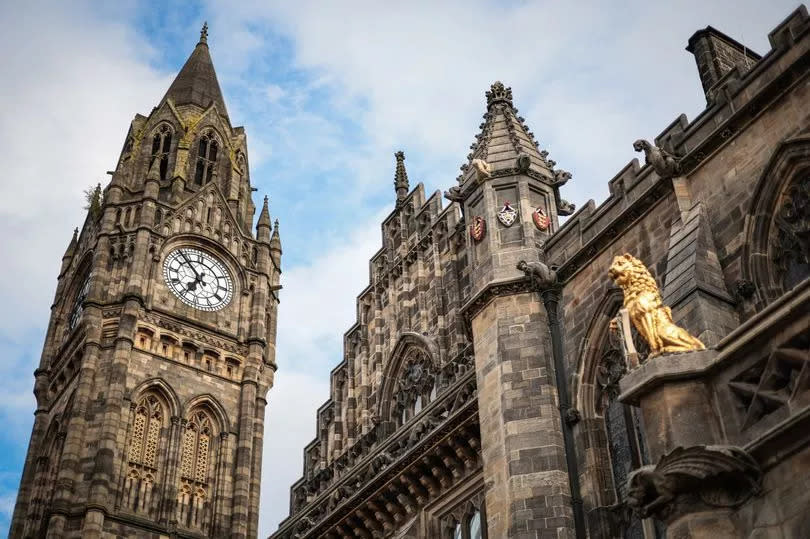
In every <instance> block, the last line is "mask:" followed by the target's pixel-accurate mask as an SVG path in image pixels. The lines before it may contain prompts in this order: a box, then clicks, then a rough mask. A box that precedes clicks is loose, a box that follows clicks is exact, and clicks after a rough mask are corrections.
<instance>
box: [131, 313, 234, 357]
mask: <svg viewBox="0 0 810 539" xmlns="http://www.w3.org/2000/svg"><path fill="white" fill-rule="evenodd" d="M139 318H140V319H141V320H143V321H144V322H148V323H150V324H153V325H155V326H157V327H159V328H163V329H166V330H168V331H171V332H173V333H177V334H178V335H183V336H185V337H189V338H190V339H193V340H194V341H195V342H196V343H197V344H206V345H209V346H213V347H216V348H219V349H221V350H225V351H227V352H231V353H233V354H238V355H241V356H247V355H248V352H249V350H248V346H247V345H244V344H241V343H237V342H234V341H228V340H225V339H222V338H220V337H217V336H215V335H214V334H213V333H211V332H208V331H204V330H202V329H197V328H195V327H189V326H188V325H187V324H185V323H182V322H181V321H179V320H176V319H174V318H172V317H170V316H166V315H162V314H158V313H156V312H154V311H141V312H140V313H139Z"/></svg>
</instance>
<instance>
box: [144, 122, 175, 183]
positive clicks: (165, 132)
mask: <svg viewBox="0 0 810 539" xmlns="http://www.w3.org/2000/svg"><path fill="white" fill-rule="evenodd" d="M171 146H172V130H171V128H170V127H169V126H168V125H166V124H162V125H161V126H160V127H158V128H157V130H156V131H155V135H154V136H153V137H152V158H151V159H150V160H149V163H153V162H154V160H155V159H160V179H161V180H165V179H166V175H167V174H168V172H169V149H170V148H171ZM150 166H151V165H150Z"/></svg>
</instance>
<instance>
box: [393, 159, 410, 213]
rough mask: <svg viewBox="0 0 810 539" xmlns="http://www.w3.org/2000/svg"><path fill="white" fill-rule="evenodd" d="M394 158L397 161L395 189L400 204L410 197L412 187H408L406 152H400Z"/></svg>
mask: <svg viewBox="0 0 810 539" xmlns="http://www.w3.org/2000/svg"><path fill="white" fill-rule="evenodd" d="M394 157H396V159H397V170H396V173H395V174H394V189H395V190H396V193H397V202H399V201H401V200H403V199H404V198H405V197H406V196H408V191H410V186H409V185H408V171H406V170H405V152H403V151H402V150H400V151H398V152H396V153H395V154H394Z"/></svg>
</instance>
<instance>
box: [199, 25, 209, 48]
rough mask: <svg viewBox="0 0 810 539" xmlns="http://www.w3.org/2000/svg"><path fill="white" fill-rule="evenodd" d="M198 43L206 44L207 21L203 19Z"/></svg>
mask: <svg viewBox="0 0 810 539" xmlns="http://www.w3.org/2000/svg"><path fill="white" fill-rule="evenodd" d="M200 43H205V44H208V21H205V22H204V23H203V25H202V28H201V29H200Z"/></svg>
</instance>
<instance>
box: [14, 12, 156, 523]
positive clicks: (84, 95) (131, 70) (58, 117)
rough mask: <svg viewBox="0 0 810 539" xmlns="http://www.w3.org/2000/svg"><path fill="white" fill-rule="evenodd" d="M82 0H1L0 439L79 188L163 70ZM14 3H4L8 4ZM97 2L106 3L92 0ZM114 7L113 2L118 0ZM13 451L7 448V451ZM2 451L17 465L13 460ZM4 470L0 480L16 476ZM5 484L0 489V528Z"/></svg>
mask: <svg viewBox="0 0 810 539" xmlns="http://www.w3.org/2000/svg"><path fill="white" fill-rule="evenodd" d="M87 7H88V6H87V5H85V4H84V3H81V2H75V3H71V4H70V5H68V4H62V3H51V4H49V5H47V6H43V5H41V4H39V3H37V2H26V3H14V4H12V3H2V4H0V21H2V31H0V49H2V50H4V51H6V53H5V54H3V55H2V56H0V73H2V77H0V95H2V96H3V99H2V102H0V117H2V122H0V162H2V163H3V173H2V174H0V191H2V193H3V196H2V197H0V234H1V235H2V238H3V239H2V242H0V258H2V260H3V264H2V266H0V296H2V297H3V302H4V308H3V310H2V312H0V356H2V357H3V358H4V360H3V362H2V365H0V377H2V379H3V392H2V397H0V420H2V423H3V424H4V425H6V427H7V428H6V429H4V431H3V443H4V446H5V447H8V445H9V444H14V443H19V445H20V447H21V448H23V447H25V445H26V444H27V442H28V435H29V433H30V425H31V421H32V420H33V415H32V411H33V410H34V406H35V403H34V398H33V394H32V388H33V382H34V380H33V371H34V369H35V368H36V366H37V364H38V363H39V352H40V350H41V348H42V338H43V333H44V326H45V325H46V324H47V321H48V316H49V314H50V312H49V305H50V304H51V301H52V300H53V292H54V289H55V284H56V275H57V272H58V270H59V264H60V259H61V255H62V253H63V252H64V250H65V248H66V247H67V243H68V241H69V240H70V236H71V234H72V231H73V228H74V227H76V226H79V227H81V224H82V220H83V219H84V213H85V212H84V210H83V209H82V206H83V204H84V200H83V199H82V198H83V197H82V191H83V190H84V189H85V188H87V187H88V186H90V185H92V184H95V183H98V182H102V183H103V182H106V181H107V178H108V177H107V175H106V174H105V172H106V171H107V170H110V169H112V168H114V166H115V162H116V159H117V156H118V152H119V151H120V149H121V145H122V143H123V140H124V137H125V136H126V129H127V126H128V125H129V121H130V120H131V119H132V117H133V115H134V114H135V112H137V111H145V112H148V111H149V110H151V107H152V106H154V104H155V102H156V100H158V99H160V97H161V96H162V92H164V91H165V89H166V87H167V86H168V83H169V82H170V79H169V78H168V76H167V74H163V73H159V72H157V71H155V70H154V69H152V68H150V67H149V65H148V62H149V60H150V59H151V54H152V51H151V50H150V49H149V47H148V44H147V43H144V42H142V41H141V40H139V39H137V37H136V36H135V35H134V33H133V32H132V30H131V29H129V28H127V27H124V26H122V25H120V24H117V23H116V22H115V21H116V20H118V18H119V17H120V16H125V15H127V12H126V10H124V12H123V13H122V12H120V11H117V10H118V9H119V8H117V7H109V9H108V10H107V12H106V15H107V16H109V17H110V18H104V19H102V18H99V16H98V13H95V14H94V13H91V12H89V11H88V9H87ZM12 8H13V10H12ZM102 9H107V8H102ZM120 9H124V8H120ZM16 454H17V452H15V455H16ZM10 458H11V457H6V460H4V461H2V464H3V467H4V468H6V469H11V470H14V471H15V473H19V470H21V469H22V460H20V461H19V462H9V460H10ZM15 483H16V480H14V479H8V481H5V482H4V487H6V486H12V485H13V486H14V487H16V484H15ZM15 497H16V489H14V490H11V491H6V490H3V491H0V528H2V526H3V524H8V520H9V518H8V517H9V516H10V511H11V508H12V506H13V503H14V499H15Z"/></svg>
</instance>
